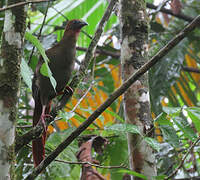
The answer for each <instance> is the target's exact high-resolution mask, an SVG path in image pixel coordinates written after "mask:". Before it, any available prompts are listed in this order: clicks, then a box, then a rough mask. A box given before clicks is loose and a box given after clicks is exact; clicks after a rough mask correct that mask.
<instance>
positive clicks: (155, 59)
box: [26, 0, 200, 180]
mask: <svg viewBox="0 0 200 180" xmlns="http://www.w3.org/2000/svg"><path fill="white" fill-rule="evenodd" d="M111 3H112V5H114V4H115V0H113V1H112V0H111V1H110V4H111ZM110 4H109V6H110ZM109 6H108V8H110V7H109ZM108 8H107V10H108ZM107 10H106V11H107ZM111 11H112V9H111ZM110 13H111V12H110ZM104 15H105V14H104ZM109 15H110V14H108V16H109ZM103 19H104V21H107V19H108V18H102V20H103ZM103 24H104V23H103ZM103 24H101V22H100V23H99V26H100V25H102V26H103ZM199 24H200V15H199V16H197V17H196V18H195V19H194V20H193V21H192V22H191V23H190V24H189V25H187V26H186V27H185V28H184V29H183V30H182V31H181V32H180V33H179V34H177V35H176V36H175V37H174V38H173V39H172V40H171V41H169V42H168V43H167V44H166V45H165V46H164V47H163V48H162V49H161V50H160V51H159V52H158V53H157V54H156V55H155V56H154V57H153V58H151V60H150V61H148V62H147V63H145V64H144V65H143V66H142V67H141V68H140V69H139V70H137V71H136V72H135V73H134V74H133V75H132V76H130V77H129V79H127V80H126V81H125V82H124V83H123V84H122V85H121V86H120V87H119V88H118V89H117V90H115V91H114V92H113V93H112V94H111V95H110V96H109V97H108V98H107V100H106V101H105V102H104V103H103V104H102V105H101V106H99V107H98V108H97V109H96V110H95V111H94V112H93V113H92V114H91V115H90V116H89V117H88V119H87V120H86V121H84V122H83V123H82V124H81V125H80V126H79V127H78V128H77V129H75V130H74V131H73V132H72V133H71V134H70V135H69V136H68V137H67V138H66V139H65V140H64V141H63V142H62V143H60V144H59V145H58V147H57V148H56V149H55V150H54V151H53V152H52V153H51V154H50V155H49V156H48V157H47V158H45V159H44V160H43V161H42V162H41V163H40V165H39V166H37V168H36V169H34V170H33V172H32V173H31V174H30V175H29V176H28V177H27V178H26V180H33V179H34V178H35V177H37V176H38V174H39V173H40V172H42V170H44V169H45V168H46V167H47V166H48V165H49V164H50V163H51V162H52V161H53V160H54V159H55V158H56V157H57V156H58V155H59V154H60V153H61V152H62V151H63V150H64V149H65V148H66V147H67V146H69V145H70V144H71V142H72V141H73V140H74V139H76V138H77V137H78V136H79V135H80V134H81V133H82V132H83V131H84V130H86V129H87V128H88V127H89V126H90V124H92V123H93V121H95V120H96V118H98V117H99V116H100V115H101V114H102V113H103V112H104V111H105V110H106V109H107V108H108V107H109V106H110V105H111V104H112V103H113V102H114V101H115V100H116V99H117V98H118V97H119V96H121V95H122V94H123V93H124V92H125V91H126V90H127V89H128V88H129V87H130V86H131V85H132V84H133V83H134V82H135V81H136V80H137V79H138V78H140V77H141V76H142V75H143V74H144V73H145V72H147V71H148V70H149V69H150V68H151V67H152V66H154V65H155V64H156V63H157V62H159V61H160V60H162V58H163V57H164V56H165V55H166V54H167V53H168V52H169V51H170V50H171V49H172V48H174V47H175V46H176V45H177V44H178V43H179V42H180V41H181V40H182V39H184V38H185V37H186V35H187V34H188V33H190V32H191V31H192V30H194V29H195V27H196V26H198V25H199ZM101 28H102V27H101ZM97 31H98V32H99V33H100V34H101V32H102V31H101V30H97ZM100 34H99V35H97V34H96V33H95V35H96V36H97V37H99V38H100ZM99 38H94V40H95V43H94V42H91V44H93V48H91V46H89V47H90V48H91V49H89V50H88V51H87V52H88V53H90V54H88V55H86V57H87V58H88V59H87V60H86V61H85V62H84V63H83V64H82V66H83V67H85V68H86V69H87V63H89V62H90V59H91V58H92V54H93V53H92V52H93V51H94V48H95V47H96V44H97V42H98V40H99ZM83 67H82V68H83ZM86 69H84V68H83V69H81V70H82V72H81V73H83V74H85V70H86ZM83 76H84V75H83ZM83 76H82V77H83ZM81 79H82V78H81ZM78 82H79V81H78Z"/></svg>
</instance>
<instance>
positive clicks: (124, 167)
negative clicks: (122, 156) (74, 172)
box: [55, 159, 130, 170]
mask: <svg viewBox="0 0 200 180" xmlns="http://www.w3.org/2000/svg"><path fill="white" fill-rule="evenodd" d="M55 161H57V162H61V163H65V164H78V165H85V164H88V165H90V166H95V167H97V168H103V169H127V170H130V169H129V168H128V167H127V166H125V165H124V164H121V165H118V166H102V165H99V164H93V163H91V162H72V161H64V160H60V159H55Z"/></svg>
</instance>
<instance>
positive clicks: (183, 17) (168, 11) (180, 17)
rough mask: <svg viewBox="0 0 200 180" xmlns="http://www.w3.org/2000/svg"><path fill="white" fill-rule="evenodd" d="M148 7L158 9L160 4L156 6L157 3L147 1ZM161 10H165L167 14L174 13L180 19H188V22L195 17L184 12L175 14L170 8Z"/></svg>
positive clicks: (161, 10)
mask: <svg viewBox="0 0 200 180" xmlns="http://www.w3.org/2000/svg"><path fill="white" fill-rule="evenodd" d="M147 8H150V9H155V10H156V9H157V8H158V6H155V5H153V4H151V3H147ZM160 12H163V13H165V14H170V15H172V16H174V17H177V18H179V19H183V20H185V21H188V22H191V21H193V20H194V18H193V17H190V16H186V15H185V14H182V13H179V14H175V13H173V12H172V11H171V10H170V9H165V8H161V9H160Z"/></svg>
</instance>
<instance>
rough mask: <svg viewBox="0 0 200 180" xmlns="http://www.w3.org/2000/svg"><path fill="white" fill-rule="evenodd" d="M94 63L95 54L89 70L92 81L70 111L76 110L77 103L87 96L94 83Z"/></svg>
mask: <svg viewBox="0 0 200 180" xmlns="http://www.w3.org/2000/svg"><path fill="white" fill-rule="evenodd" d="M95 64H96V55H95V58H94V62H93V66H92V72H91V77H92V82H91V84H90V87H89V88H88V89H87V91H86V92H85V93H84V95H83V96H82V97H81V98H80V99H79V101H78V102H77V103H76V105H75V106H74V108H73V109H72V110H71V112H74V111H75V110H76V108H77V107H78V106H79V104H80V103H81V102H82V101H83V99H84V98H85V97H86V96H87V94H88V93H89V91H90V89H91V88H92V86H93V85H94V82H95V81H94V69H95Z"/></svg>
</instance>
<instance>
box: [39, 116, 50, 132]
mask: <svg viewBox="0 0 200 180" xmlns="http://www.w3.org/2000/svg"><path fill="white" fill-rule="evenodd" d="M45 118H52V116H51V115H50V114H42V115H41V123H42V125H43V127H44V130H45V131H46V130H47V126H46V123H45Z"/></svg>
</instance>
